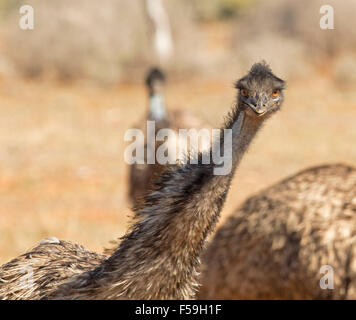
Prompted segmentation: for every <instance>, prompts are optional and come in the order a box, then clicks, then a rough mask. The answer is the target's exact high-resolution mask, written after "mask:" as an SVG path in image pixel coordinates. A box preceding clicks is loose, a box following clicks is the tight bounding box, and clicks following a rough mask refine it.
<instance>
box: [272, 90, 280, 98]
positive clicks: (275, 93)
mask: <svg viewBox="0 0 356 320" xmlns="http://www.w3.org/2000/svg"><path fill="white" fill-rule="evenodd" d="M278 96H279V90H278V89H274V90H273V91H272V97H273V98H277V97H278Z"/></svg>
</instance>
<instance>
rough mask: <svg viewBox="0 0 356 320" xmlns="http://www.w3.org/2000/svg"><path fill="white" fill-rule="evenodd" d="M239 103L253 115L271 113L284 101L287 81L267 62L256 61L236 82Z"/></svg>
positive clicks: (240, 106)
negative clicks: (274, 72) (275, 73)
mask: <svg viewBox="0 0 356 320" xmlns="http://www.w3.org/2000/svg"><path fill="white" fill-rule="evenodd" d="M235 88H237V89H238V90H239V92H238V105H239V108H241V109H242V110H246V114H247V115H249V116H251V117H261V116H263V115H270V114H272V113H273V112H275V111H277V110H279V108H280V107H281V105H282V103H283V90H284V88H285V82H284V81H283V80H282V79H280V78H278V77H276V76H275V75H274V74H273V73H272V70H271V69H270V67H269V66H268V65H267V64H266V63H265V62H260V63H255V64H254V65H253V66H252V67H251V70H250V71H249V73H248V74H247V75H246V76H244V77H243V78H241V79H240V80H238V81H237V82H236V85H235Z"/></svg>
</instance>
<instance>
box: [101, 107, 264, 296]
mask: <svg viewBox="0 0 356 320" xmlns="http://www.w3.org/2000/svg"><path fill="white" fill-rule="evenodd" d="M261 124H262V120H255V119H251V118H249V117H247V116H246V115H245V113H244V111H239V110H237V111H235V113H234V115H231V118H230V119H229V120H228V121H227V123H226V126H225V128H226V129H232V131H230V134H232V168H231V172H230V173H229V174H227V175H214V174H213V172H214V168H215V165H214V164H212V163H211V164H209V165H202V164H200V165H194V164H189V163H188V164H186V165H185V166H183V167H181V168H178V169H176V170H174V171H173V172H167V173H166V174H165V175H164V176H163V177H162V178H161V179H162V180H161V182H160V187H159V188H158V189H157V190H155V191H153V192H152V193H151V194H150V195H149V196H148V198H147V199H146V204H145V206H144V207H143V208H142V209H141V210H140V211H139V212H138V213H137V218H138V219H139V222H137V223H136V225H134V227H133V229H132V231H131V233H129V234H128V235H127V236H126V237H125V238H124V240H123V241H122V242H121V245H120V246H119V248H118V250H117V251H116V252H115V253H114V255H113V256H112V257H111V258H110V259H109V260H108V261H107V269H106V271H104V273H107V274H112V273H115V270H117V266H120V267H119V270H120V271H119V273H118V274H117V275H118V277H117V279H118V280H119V279H120V280H121V281H122V280H123V279H127V280H125V281H126V283H127V288H126V290H125V293H124V294H125V297H128V298H134V299H161V298H165V299H187V298H193V297H194V291H195V288H196V282H195V281H196V276H197V272H196V269H197V268H198V266H199V263H200V262H199V256H200V253H201V251H202V249H203V247H204V242H205V240H206V237H207V236H208V234H209V233H210V232H211V231H212V230H213V229H214V227H215V224H216V222H217V220H218V217H219V215H220V212H221V209H222V207H223V204H224V202H225V199H226V196H227V192H228V189H229V187H230V183H231V179H232V177H233V174H234V171H235V169H236V167H237V165H238V164H239V162H240V160H241V158H242V156H243V154H244V153H245V151H246V150H247V148H248V146H249V144H250V142H251V140H252V139H253V137H254V136H255V134H256V132H257V131H258V129H259V127H260V126H261ZM219 143H220V147H221V148H222V147H223V146H224V136H222V137H221V139H220V141H219ZM212 152H213V151H210V155H211V156H212Z"/></svg>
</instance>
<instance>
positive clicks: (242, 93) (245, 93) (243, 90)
mask: <svg viewBox="0 0 356 320" xmlns="http://www.w3.org/2000/svg"><path fill="white" fill-rule="evenodd" d="M241 95H242V96H243V97H245V98H247V97H248V92H247V90H246V89H242V90H241Z"/></svg>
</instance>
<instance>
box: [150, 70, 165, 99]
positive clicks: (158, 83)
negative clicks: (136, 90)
mask: <svg viewBox="0 0 356 320" xmlns="http://www.w3.org/2000/svg"><path fill="white" fill-rule="evenodd" d="M165 81H166V76H165V74H164V73H163V72H162V71H161V70H160V69H158V68H151V69H150V70H149V71H148V72H147V75H146V80H145V82H146V86H147V88H148V92H149V95H150V96H153V95H156V94H162V91H163V86H164V83H165Z"/></svg>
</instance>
